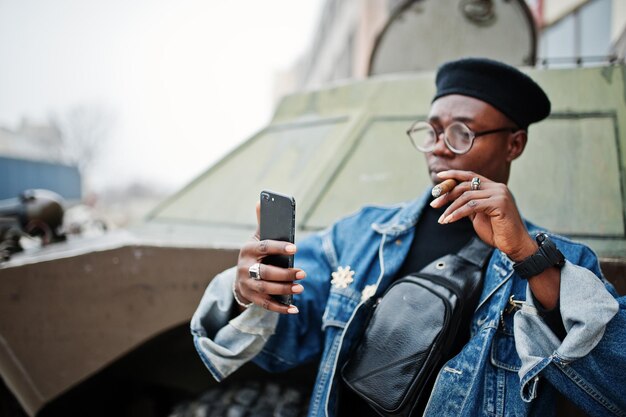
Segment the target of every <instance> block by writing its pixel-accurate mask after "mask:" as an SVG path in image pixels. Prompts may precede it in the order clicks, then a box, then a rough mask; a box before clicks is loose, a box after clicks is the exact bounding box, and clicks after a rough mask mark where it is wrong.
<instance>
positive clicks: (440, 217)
mask: <svg viewBox="0 0 626 417" xmlns="http://www.w3.org/2000/svg"><path fill="white" fill-rule="evenodd" d="M442 220H443V214H442V215H441V216H439V219H438V220H437V223H439V224H441V223H442Z"/></svg>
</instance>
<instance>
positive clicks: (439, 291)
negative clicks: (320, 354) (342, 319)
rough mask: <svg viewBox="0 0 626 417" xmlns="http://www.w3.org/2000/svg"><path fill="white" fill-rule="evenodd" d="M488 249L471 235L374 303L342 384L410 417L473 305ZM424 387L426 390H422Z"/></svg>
mask: <svg viewBox="0 0 626 417" xmlns="http://www.w3.org/2000/svg"><path fill="white" fill-rule="evenodd" d="M491 251H492V248H491V247H490V246H488V245H486V244H485V243H483V242H482V241H481V240H480V239H478V238H474V239H472V240H471V241H470V242H469V243H468V244H467V245H466V246H465V247H463V248H462V249H461V250H460V251H459V253H458V254H456V255H446V256H444V257H442V258H440V259H437V260H436V261H434V262H432V263H431V264H429V265H427V266H426V267H424V269H422V270H421V271H420V272H419V273H417V274H413V275H409V276H407V277H404V278H402V279H399V280H397V281H396V282H394V283H393V284H392V285H391V286H390V287H389V288H388V289H387V291H385V293H384V294H383V296H382V298H379V299H378V300H377V301H375V302H374V303H373V306H372V309H373V313H372V314H371V316H370V319H369V322H368V324H367V328H366V330H365V333H364V335H363V337H362V339H361V341H360V342H359V343H358V345H357V347H356V349H355V350H354V352H353V353H352V355H350V358H349V359H348V361H347V362H346V363H345V365H344V366H343V368H342V371H341V375H342V378H343V380H344V382H345V383H346V384H347V385H348V386H349V387H350V388H351V389H352V390H353V391H355V392H356V393H357V394H358V395H359V396H360V397H361V398H363V399H364V400H365V401H366V402H367V403H369V404H370V405H371V406H372V408H374V409H375V410H376V411H377V412H378V413H379V414H381V415H383V416H409V415H411V412H412V410H413V409H414V407H415V405H416V404H418V402H419V401H420V399H421V398H422V396H430V389H427V390H423V388H424V386H428V387H429V388H430V385H428V382H429V379H430V378H431V377H434V376H435V375H436V373H437V371H438V370H439V368H440V367H441V366H442V365H443V360H447V359H448V355H449V354H450V353H451V352H450V350H451V347H452V346H453V343H454V341H455V338H456V336H457V334H458V333H459V329H460V328H462V327H461V326H466V327H468V326H469V320H465V321H466V322H465V323H462V321H463V320H462V319H463V318H465V317H467V318H469V316H471V314H469V313H468V312H467V311H464V309H466V308H472V309H473V308H474V307H475V305H476V302H477V301H478V297H479V296H480V291H481V288H482V269H483V266H484V264H485V262H486V261H487V259H488V258H489V255H490V254H491ZM426 391H428V392H426Z"/></svg>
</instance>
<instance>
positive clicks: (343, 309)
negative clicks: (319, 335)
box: [322, 289, 360, 331]
mask: <svg viewBox="0 0 626 417" xmlns="http://www.w3.org/2000/svg"><path fill="white" fill-rule="evenodd" d="M359 297H360V294H359V293H356V292H354V291H346V290H332V289H331V291H330V295H329V297H328V303H327V304H326V310H324V315H323V316H322V331H324V330H326V328H327V327H328V326H333V327H339V328H344V327H346V324H347V323H348V321H349V320H350V317H351V316H352V312H353V311H354V309H355V308H356V306H357V305H358V304H359V302H360V298H359Z"/></svg>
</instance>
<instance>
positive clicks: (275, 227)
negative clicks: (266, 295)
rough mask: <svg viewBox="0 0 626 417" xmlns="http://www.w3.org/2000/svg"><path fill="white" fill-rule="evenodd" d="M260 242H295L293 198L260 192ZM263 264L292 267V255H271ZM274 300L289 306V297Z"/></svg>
mask: <svg viewBox="0 0 626 417" xmlns="http://www.w3.org/2000/svg"><path fill="white" fill-rule="evenodd" d="M259 227H260V232H261V236H260V237H261V240H265V239H271V240H280V241H284V242H291V243H294V242H295V234H296V201H295V200H294V198H293V197H291V196H288V195H284V194H280V193H276V192H273V191H262V192H261V222H260V225H259ZM263 263H264V264H268V265H274V266H279V267H281V268H292V267H293V255H290V256H282V255H272V256H266V257H265V258H264V259H263ZM274 298H275V299H276V300H278V301H280V302H281V303H283V304H287V305H289V304H291V302H292V297H291V295H276V296H274Z"/></svg>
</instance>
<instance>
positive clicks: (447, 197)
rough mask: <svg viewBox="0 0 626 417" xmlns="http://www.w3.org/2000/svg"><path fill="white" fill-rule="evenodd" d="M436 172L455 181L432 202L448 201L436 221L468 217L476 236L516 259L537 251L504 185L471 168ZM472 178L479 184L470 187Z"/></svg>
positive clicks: (436, 204) (437, 205)
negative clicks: (477, 179)
mask: <svg viewBox="0 0 626 417" xmlns="http://www.w3.org/2000/svg"><path fill="white" fill-rule="evenodd" d="M437 175H438V176H439V178H441V179H442V180H446V179H448V178H453V179H455V180H456V181H457V182H458V184H457V185H456V186H455V187H454V188H453V189H452V190H451V191H450V192H448V193H446V194H444V195H443V196H441V197H439V198H436V199H435V200H433V202H432V203H431V206H432V207H435V208H440V207H443V206H445V205H446V204H448V203H451V204H450V206H449V207H448V208H447V209H446V210H445V212H444V213H443V215H442V216H441V217H440V218H439V223H442V224H447V223H452V222H455V221H457V220H460V219H462V218H464V217H467V218H469V219H470V220H471V221H472V224H473V225H474V230H476V234H478V237H480V238H481V239H482V240H483V241H484V242H485V243H487V244H489V245H491V246H494V247H496V248H498V249H499V250H500V251H502V252H504V253H505V254H506V255H507V256H508V257H509V258H511V259H512V260H513V261H515V262H518V261H521V260H523V259H524V258H526V257H528V256H530V255H532V254H533V253H535V251H537V248H538V246H537V243H536V242H535V241H534V240H533V239H532V238H531V237H530V235H529V234H528V232H527V230H526V227H525V226H524V222H523V221H522V217H521V216H520V214H519V211H518V210H517V206H516V205H515V200H514V199H513V195H512V194H511V192H510V191H509V188H508V187H507V186H506V185H505V184H501V183H497V182H494V181H491V180H490V179H488V178H485V177H483V176H482V175H478V174H476V173H474V172H470V171H459V170H449V171H442V172H440V173H438V174H437ZM475 177H477V178H479V179H480V187H479V188H478V189H477V190H472V189H471V183H472V179H473V178H475Z"/></svg>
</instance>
